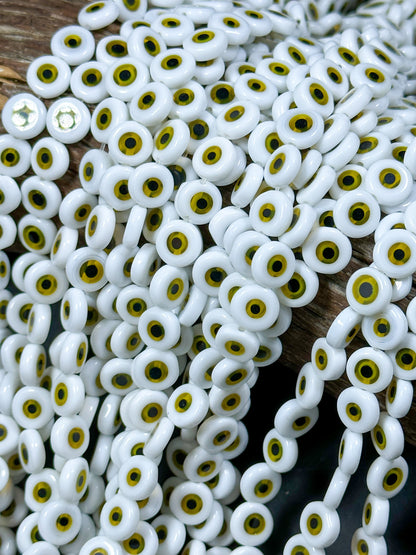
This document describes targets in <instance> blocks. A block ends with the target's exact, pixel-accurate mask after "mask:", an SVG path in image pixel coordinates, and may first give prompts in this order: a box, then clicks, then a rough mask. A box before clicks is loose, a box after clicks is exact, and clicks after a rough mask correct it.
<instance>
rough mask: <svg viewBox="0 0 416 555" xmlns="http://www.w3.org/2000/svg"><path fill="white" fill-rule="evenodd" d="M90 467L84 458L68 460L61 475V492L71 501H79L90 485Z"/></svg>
mask: <svg viewBox="0 0 416 555" xmlns="http://www.w3.org/2000/svg"><path fill="white" fill-rule="evenodd" d="M88 481H89V468H88V463H87V461H86V460H85V459H84V458H82V457H79V458H76V459H70V460H69V461H67V462H66V463H65V464H64V466H63V468H62V470H61V473H60V476H59V492H60V494H61V495H62V497H63V498H64V499H65V500H66V501H69V502H72V503H77V502H78V501H79V500H80V499H81V497H82V496H83V495H84V493H85V490H86V489H87V487H88Z"/></svg>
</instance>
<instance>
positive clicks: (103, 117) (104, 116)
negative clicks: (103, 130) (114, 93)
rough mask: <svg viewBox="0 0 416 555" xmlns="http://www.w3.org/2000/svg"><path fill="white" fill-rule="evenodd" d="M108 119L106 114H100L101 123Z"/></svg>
mask: <svg viewBox="0 0 416 555" xmlns="http://www.w3.org/2000/svg"><path fill="white" fill-rule="evenodd" d="M107 121H108V116H107V114H101V116H100V123H102V124H103V125H104V124H106V123H107Z"/></svg>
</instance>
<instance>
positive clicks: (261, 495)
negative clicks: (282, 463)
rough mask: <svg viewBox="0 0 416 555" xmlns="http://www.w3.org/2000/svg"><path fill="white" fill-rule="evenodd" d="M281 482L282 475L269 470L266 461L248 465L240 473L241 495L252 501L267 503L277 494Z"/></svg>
mask: <svg viewBox="0 0 416 555" xmlns="http://www.w3.org/2000/svg"><path fill="white" fill-rule="evenodd" d="M281 484H282V477H281V475H280V474H278V473H277V472H274V471H273V470H271V468H270V467H269V466H268V465H267V464H266V463H257V464H254V465H253V466H250V467H249V468H248V469H247V470H246V471H245V472H244V474H243V475H242V477H241V482H240V488H241V495H242V496H243V497H244V499H245V500H246V501H249V502H253V503H268V502H269V501H271V500H272V499H273V498H274V497H276V495H277V494H278V492H279V490H280V487H281Z"/></svg>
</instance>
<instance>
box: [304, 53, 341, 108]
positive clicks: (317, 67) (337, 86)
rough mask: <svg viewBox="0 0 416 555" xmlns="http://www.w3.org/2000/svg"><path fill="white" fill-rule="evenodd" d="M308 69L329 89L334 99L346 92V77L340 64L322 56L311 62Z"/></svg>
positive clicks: (338, 98) (312, 75)
mask: <svg viewBox="0 0 416 555" xmlns="http://www.w3.org/2000/svg"><path fill="white" fill-rule="evenodd" d="M309 71H310V74H311V77H313V78H314V79H319V80H320V81H321V82H322V84H323V85H324V86H325V88H326V90H329V91H331V93H332V95H333V97H334V100H335V101H337V100H340V99H341V98H342V97H344V96H345V95H346V94H347V92H348V88H349V87H348V77H347V74H346V72H345V71H344V70H343V69H342V67H341V66H340V65H338V64H336V63H332V61H331V60H327V59H325V58H322V59H320V60H317V61H316V62H315V63H313V64H312V65H311V67H310V70H309Z"/></svg>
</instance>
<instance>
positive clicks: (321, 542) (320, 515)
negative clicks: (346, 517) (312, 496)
mask: <svg viewBox="0 0 416 555" xmlns="http://www.w3.org/2000/svg"><path fill="white" fill-rule="evenodd" d="M340 527H341V525H340V520H339V516H338V513H337V512H336V510H335V509H331V508H329V507H327V506H326V505H325V503H323V502H321V501H312V502H311V503H308V504H307V505H306V507H305V508H304V509H303V511H302V514H301V516H300V531H301V533H302V534H303V536H304V537H305V539H306V541H307V542H309V543H310V544H311V545H312V546H313V547H317V548H325V547H329V546H330V545H332V544H333V543H334V542H335V540H336V539H337V537H338V535H339V532H340Z"/></svg>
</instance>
